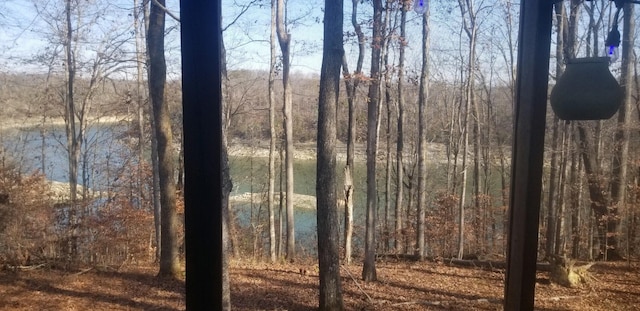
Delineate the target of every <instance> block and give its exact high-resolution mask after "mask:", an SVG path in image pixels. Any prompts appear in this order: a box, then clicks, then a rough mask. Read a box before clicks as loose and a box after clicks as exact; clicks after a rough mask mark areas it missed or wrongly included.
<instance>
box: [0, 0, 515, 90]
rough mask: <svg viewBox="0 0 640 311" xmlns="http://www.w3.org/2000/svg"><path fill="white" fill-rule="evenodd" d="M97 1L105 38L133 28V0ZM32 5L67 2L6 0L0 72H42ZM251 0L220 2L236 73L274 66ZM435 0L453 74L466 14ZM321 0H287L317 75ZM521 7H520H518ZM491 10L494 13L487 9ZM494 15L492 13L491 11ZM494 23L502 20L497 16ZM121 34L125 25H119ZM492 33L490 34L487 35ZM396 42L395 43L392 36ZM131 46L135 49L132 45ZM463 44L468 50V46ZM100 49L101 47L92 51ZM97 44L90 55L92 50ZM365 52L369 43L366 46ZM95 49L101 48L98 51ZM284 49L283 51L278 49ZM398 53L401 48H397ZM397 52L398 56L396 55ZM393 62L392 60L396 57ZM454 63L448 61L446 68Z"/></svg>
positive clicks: (171, 0)
mask: <svg viewBox="0 0 640 311" xmlns="http://www.w3.org/2000/svg"><path fill="white" fill-rule="evenodd" d="M89 1H93V2H96V1H97V2H100V1H103V2H104V1H106V2H105V3H108V4H109V10H108V12H106V13H107V14H105V17H104V19H105V21H103V22H104V23H105V25H107V26H104V27H102V28H101V29H97V30H96V32H95V33H98V34H99V35H105V34H110V33H115V32H117V31H116V30H115V28H116V27H120V28H121V29H127V27H131V24H132V20H133V19H132V17H130V16H129V15H128V14H129V13H130V12H131V7H132V6H133V0H89ZM504 1H506V0H484V1H483V0H478V1H476V2H477V3H480V4H482V3H485V2H487V3H494V2H504ZM166 2H167V7H168V9H169V10H170V11H172V12H174V13H175V14H176V15H179V1H178V0H166ZM34 3H38V4H39V7H43V6H45V5H49V7H50V6H52V5H55V3H58V4H57V5H61V4H60V3H62V1H57V0H0V12H2V15H0V70H5V71H6V70H12V71H38V70H40V71H41V70H42V68H41V67H42V66H40V67H38V66H39V65H33V64H29V63H33V62H32V60H33V59H34V58H37V56H38V55H41V54H43V53H44V52H45V51H46V50H45V49H46V47H47V46H49V43H48V41H47V40H48V39H47V38H48V37H50V35H49V32H50V31H51V27H50V25H48V24H47V23H46V18H45V15H44V14H37V13H36V10H34V8H35V6H34ZM245 3H248V0H222V15H223V19H222V25H223V28H226V31H225V32H224V33H223V36H224V40H225V45H226V48H227V59H228V66H229V69H230V70H234V69H251V70H268V67H269V42H268V40H269V34H270V11H271V8H270V1H267V0H255V2H254V4H253V5H252V6H250V7H249V8H248V10H246V12H245V13H244V14H242V15H241V16H240V17H238V15H239V12H241V11H242V10H243V6H244V5H245ZM344 3H345V12H344V14H345V16H344V29H345V31H349V32H352V31H353V27H352V25H351V10H352V9H351V1H348V0H345V1H344ZM429 3H431V4H430V5H431V8H432V14H431V58H432V62H436V63H438V64H439V66H434V72H436V74H439V75H441V76H443V77H446V76H448V78H450V79H453V78H454V76H455V75H456V70H455V69H445V65H446V66H448V68H455V66H459V65H460V64H459V59H460V57H461V55H460V52H459V51H458V50H459V49H460V48H461V46H460V44H459V43H458V42H459V40H458V38H459V37H460V30H459V24H460V23H459V20H460V11H459V9H458V8H457V6H455V5H454V4H455V2H454V1H450V0H446V1H445V0H437V1H429ZM322 6H323V1H319V0H316V1H306V0H289V1H288V3H287V20H288V22H289V25H288V30H289V32H290V34H291V38H292V41H291V45H292V71H293V72H294V73H296V72H298V73H306V74H319V72H320V65H321V61H322V53H321V50H322V31H323V27H322V18H323V10H322ZM516 9H517V8H516ZM371 11H372V6H371V3H370V0H363V1H361V2H360V5H359V14H358V22H359V23H361V24H362V27H363V30H364V31H365V34H366V35H367V36H370V31H371V29H370V28H371V25H370V18H371ZM487 14H489V13H487ZM492 14H493V13H492ZM408 20H409V21H408V25H407V32H408V35H407V40H406V41H407V43H408V45H407V62H406V64H407V67H408V69H409V70H413V72H416V71H419V66H420V62H419V59H420V53H421V51H420V47H421V40H422V39H421V25H420V15H418V14H417V13H414V12H413V11H410V12H408ZM489 22H490V23H491V22H502V21H497V20H496V19H495V18H492V20H490V21H489ZM167 29H170V31H168V35H167V39H166V57H167V64H168V67H169V68H168V73H169V76H170V78H171V77H176V78H177V77H178V76H179V73H180V42H179V31H178V29H179V28H178V23H177V22H176V21H174V20H173V19H172V18H171V17H167ZM118 31H119V30H118ZM483 35H489V34H484V33H483V34H481V36H483ZM394 42H395V43H394V44H396V45H397V40H395V41H394ZM129 47H130V48H131V49H133V46H132V45H130V46H129ZM462 48H463V49H464V47H463V46H462ZM96 49H98V47H95V48H94V49H93V50H96ZM90 50H91V48H88V49H87V50H86V51H85V53H86V55H91V53H92V52H91V51H90ZM366 50H367V51H368V50H369V44H367V49H366ZM94 53H95V51H94ZM278 53H279V49H278ZM345 53H346V55H347V59H348V60H349V64H350V67H351V68H350V69H351V70H353V68H354V67H355V58H356V56H357V46H356V44H355V42H354V40H353V38H351V39H346V41H345ZM392 53H395V52H393V51H392ZM392 56H395V54H392ZM369 58H370V56H369V55H368V54H367V55H365V72H367V71H368V67H369V66H368V64H369V63H370V59H369ZM392 59H393V58H392ZM447 64H448V65H447Z"/></svg>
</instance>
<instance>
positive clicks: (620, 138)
mask: <svg viewBox="0 0 640 311" xmlns="http://www.w3.org/2000/svg"><path fill="white" fill-rule="evenodd" d="M178 6H179V3H178V1H166V0H126V1H125V0H121V1H107V0H88V1H79V0H64V1H44V0H28V1H13V0H5V1H0V28H2V29H6V32H5V33H2V34H0V103H1V104H0V154H1V160H2V162H1V163H0V309H3V310H33V309H34V308H35V309H41V310H49V309H50V310H60V309H65V308H66V309H81V310H85V309H91V310H132V309H133V310H158V309H159V310H184V309H185V302H184V298H185V251H188V250H185V243H184V216H185V203H184V201H185V199H184V190H185V189H184V188H185V183H184V180H185V167H184V145H183V144H184V139H183V136H184V135H183V115H182V112H183V110H182V108H183V107H182V87H183V86H182V80H181V77H180V70H181V69H180V36H179V34H180V12H179V9H178ZM553 7H554V15H553V30H552V34H551V36H552V47H551V51H550V52H551V53H550V55H551V60H550V63H551V65H550V67H549V84H550V85H549V90H550V91H551V89H552V88H553V86H554V85H555V83H556V81H557V79H558V78H559V77H560V76H562V74H563V72H564V70H565V64H566V63H567V61H568V60H570V59H573V58H577V57H594V56H603V55H605V53H607V51H606V49H605V41H607V39H606V38H607V36H608V34H609V32H610V31H611V29H613V28H614V27H615V28H616V29H618V28H619V29H620V32H621V34H622V37H621V45H620V47H619V55H618V51H616V54H615V56H616V57H615V59H613V58H612V60H611V64H610V66H609V69H610V70H611V72H612V74H613V76H614V77H615V78H616V79H617V81H618V82H619V83H620V85H621V86H622V89H623V90H624V100H623V104H622V106H621V107H620V109H619V110H618V111H617V113H616V114H615V115H614V116H613V117H612V118H611V119H608V120H599V121H565V120H561V119H560V118H558V116H556V115H555V114H554V112H553V110H552V109H551V107H548V109H547V116H546V119H547V122H546V123H547V128H546V129H545V140H544V148H545V150H544V165H543V180H542V182H543V191H542V193H541V195H542V198H543V200H542V202H541V206H540V208H541V210H540V225H539V230H538V236H539V243H538V249H537V258H538V276H537V278H536V299H535V306H536V310H603V309H605V308H607V309H614V310H636V309H637V308H638V307H637V306H640V299H639V298H638V297H640V281H638V280H639V278H638V277H639V276H640V261H639V258H640V209H639V208H640V157H639V155H640V152H638V150H640V149H639V148H640V82H639V80H638V73H637V69H638V59H637V55H636V54H637V53H636V51H637V50H638V49H639V47H638V43H637V41H638V40H636V37H637V33H639V31H638V27H637V25H636V24H637V23H636V21H637V19H638V14H636V13H635V11H636V9H635V8H634V4H633V3H632V2H631V1H608V0H592V1H584V0H565V1H558V2H557V3H555V4H553ZM519 13H520V3H518V2H517V1H510V0H458V1H426V0H425V1H421V0H420V1H418V0H414V1H411V0H399V1H396V0H387V1H382V0H352V1H348V0H347V1H344V2H343V1H335V2H334V1H326V2H323V3H317V4H316V3H307V2H304V1H296V0H290V1H285V0H271V1H264V0H251V1H232V0H225V1H222V15H223V16H222V20H221V25H222V27H221V28H222V30H223V32H222V35H221V39H222V40H221V46H222V49H221V59H220V65H221V68H222V70H221V73H220V75H221V77H222V86H221V90H222V94H221V97H222V117H223V124H222V150H221V162H222V163H220V164H221V166H220V170H221V172H222V175H223V179H222V192H223V200H222V202H221V205H220V207H219V209H220V217H221V218H222V220H223V245H224V247H225V252H223V262H224V270H223V275H224V279H223V288H222V289H221V290H222V292H223V309H224V310H232V309H235V310H309V309H318V308H319V309H320V310H499V309H502V302H503V293H504V290H503V284H504V279H505V270H506V263H505V259H506V255H507V254H506V253H507V242H508V239H507V234H508V222H509V195H510V181H511V156H512V154H511V152H512V151H511V149H512V143H513V140H514V137H513V131H514V130H513V127H514V124H513V120H514V117H513V114H514V109H513V105H514V102H515V99H516V93H515V90H516V69H517V52H518V39H519V38H518V27H519ZM618 24H619V26H618ZM311 29H312V30H311ZM3 31H4V30H3ZM312 32H318V33H320V32H321V33H322V34H323V37H320V38H319V39H314V36H313V35H312ZM320 56H321V59H322V64H321V65H320V64H318V66H317V68H315V67H314V68H310V67H311V66H312V65H311V64H315V62H314V60H313V59H314V57H315V58H316V59H318V58H319V57H320ZM185 93H186V92H185ZM203 135H204V134H203ZM212 208H218V207H212Z"/></svg>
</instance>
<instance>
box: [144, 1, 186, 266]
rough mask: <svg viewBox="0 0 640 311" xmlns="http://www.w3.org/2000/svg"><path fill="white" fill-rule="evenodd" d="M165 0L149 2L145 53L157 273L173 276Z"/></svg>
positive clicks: (174, 220)
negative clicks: (156, 196)
mask: <svg viewBox="0 0 640 311" xmlns="http://www.w3.org/2000/svg"><path fill="white" fill-rule="evenodd" d="M164 6H165V0H157V1H156V0H154V1H151V7H150V10H149V27H148V30H147V32H148V33H147V51H148V53H149V64H148V66H149V70H148V75H149V78H148V83H149V98H150V100H151V105H152V108H153V119H154V127H155V128H154V131H155V133H156V138H157V147H158V177H159V179H160V204H161V213H160V214H161V215H160V218H161V225H160V226H161V234H160V235H161V241H160V271H159V273H158V276H161V277H171V278H177V277H178V276H179V274H180V265H179V258H178V241H177V224H178V223H177V220H178V217H177V215H176V186H175V182H174V176H173V174H174V163H173V161H174V152H173V148H172V147H171V144H172V141H173V134H172V132H171V122H170V120H169V107H168V105H167V103H166V102H165V101H164V91H165V83H166V79H167V64H166V62H165V56H164V34H165V32H164V31H165V29H164V28H165V27H164V26H165V10H164Z"/></svg>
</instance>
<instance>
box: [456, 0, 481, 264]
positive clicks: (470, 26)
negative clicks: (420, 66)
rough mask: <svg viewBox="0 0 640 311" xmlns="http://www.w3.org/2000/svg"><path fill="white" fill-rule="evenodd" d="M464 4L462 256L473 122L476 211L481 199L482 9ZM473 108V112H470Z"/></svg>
mask: <svg viewBox="0 0 640 311" xmlns="http://www.w3.org/2000/svg"><path fill="white" fill-rule="evenodd" d="M458 4H459V6H460V14H461V16H462V30H463V31H464V33H465V34H466V35H467V40H468V42H467V48H468V53H469V54H468V56H467V62H468V63H467V67H466V68H465V70H466V73H465V80H466V81H465V82H464V95H463V98H464V103H465V112H464V113H465V117H464V118H465V122H464V143H463V151H462V184H461V191H460V192H461V194H460V206H459V210H460V219H459V222H460V224H459V235H460V237H459V243H458V258H460V259H462V256H463V254H464V222H465V215H464V214H465V213H464V204H465V197H466V188H467V185H466V184H467V148H468V145H469V128H470V123H471V122H473V138H474V143H473V154H474V158H473V159H474V166H473V185H474V187H473V192H474V193H473V195H474V198H475V200H474V202H475V206H476V209H475V211H476V212H479V209H480V208H479V204H478V202H479V201H478V199H479V196H480V173H479V169H480V151H479V148H480V123H479V122H480V118H479V115H478V114H479V111H478V110H479V109H478V102H477V100H476V94H475V76H476V46H477V39H478V20H477V16H478V11H479V10H476V8H475V3H474V1H473V0H458ZM470 110H471V111H470Z"/></svg>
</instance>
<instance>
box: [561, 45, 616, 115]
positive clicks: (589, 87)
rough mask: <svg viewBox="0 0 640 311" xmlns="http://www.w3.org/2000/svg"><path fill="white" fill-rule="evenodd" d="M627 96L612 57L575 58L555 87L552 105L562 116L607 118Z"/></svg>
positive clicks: (569, 62) (568, 63)
mask: <svg viewBox="0 0 640 311" xmlns="http://www.w3.org/2000/svg"><path fill="white" fill-rule="evenodd" d="M623 97H624V92H623V89H622V87H620V85H619V84H618V81H617V80H616V78H615V77H614V76H613V75H612V74H611V72H610V71H609V57H589V58H575V59H570V60H568V61H567V64H566V68H565V72H564V74H563V75H562V76H561V77H560V78H558V81H557V83H556V85H555V87H554V88H553V90H552V91H551V107H552V108H553V111H554V112H555V113H556V115H557V116H558V118H560V119H562V120H603V119H609V118H611V117H612V116H613V115H614V114H616V112H617V111H618V109H619V108H620V105H621V104H622V100H623Z"/></svg>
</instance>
